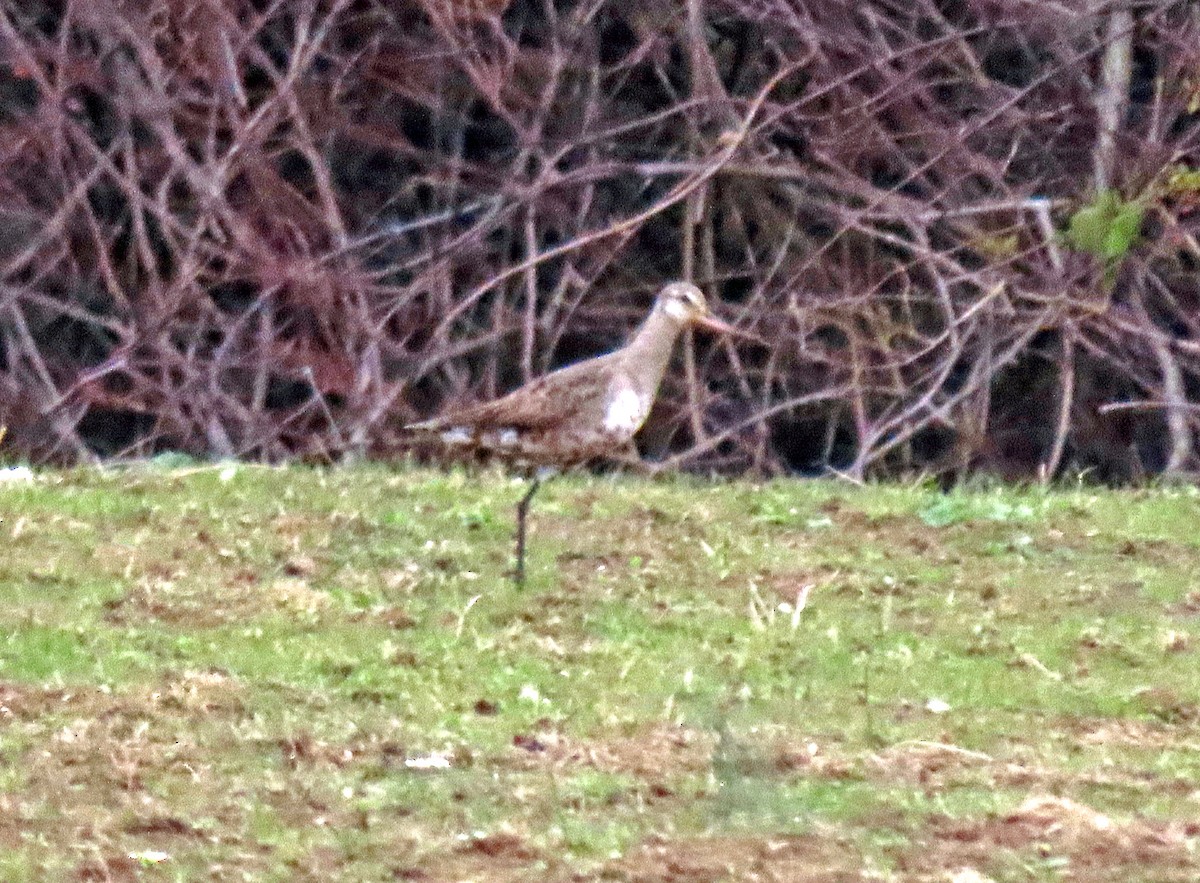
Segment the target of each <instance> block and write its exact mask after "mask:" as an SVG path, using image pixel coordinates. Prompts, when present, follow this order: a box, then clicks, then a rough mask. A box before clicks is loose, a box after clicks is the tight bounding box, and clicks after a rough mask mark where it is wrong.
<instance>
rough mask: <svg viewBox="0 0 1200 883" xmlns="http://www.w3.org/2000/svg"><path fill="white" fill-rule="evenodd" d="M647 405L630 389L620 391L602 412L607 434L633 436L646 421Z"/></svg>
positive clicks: (647, 403)
mask: <svg viewBox="0 0 1200 883" xmlns="http://www.w3.org/2000/svg"><path fill="white" fill-rule="evenodd" d="M649 404H650V403H649V402H647V401H645V400H643V399H642V397H641V396H640V395H638V394H637V393H636V392H634V391H633V390H632V389H623V390H621V391H620V392H618V393H617V394H616V395H615V396H614V397H613V400H612V401H611V402H609V403H608V409H607V410H606V411H605V412H604V428H605V429H607V430H608V431H609V432H620V433H628V434H629V435H633V434H634V433H635V432H637V430H638V427H639V426H641V425H642V421H643V420H645V419H646V412H647V411H649V407H648V405H649Z"/></svg>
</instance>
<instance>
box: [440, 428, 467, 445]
mask: <svg viewBox="0 0 1200 883" xmlns="http://www.w3.org/2000/svg"><path fill="white" fill-rule="evenodd" d="M442 441H444V442H445V443H446V444H448V445H467V444H470V443H471V433H470V431H469V430H468V429H467V428H466V427H465V426H455V427H454V428H453V429H447V430H446V431H445V432H443V433H442Z"/></svg>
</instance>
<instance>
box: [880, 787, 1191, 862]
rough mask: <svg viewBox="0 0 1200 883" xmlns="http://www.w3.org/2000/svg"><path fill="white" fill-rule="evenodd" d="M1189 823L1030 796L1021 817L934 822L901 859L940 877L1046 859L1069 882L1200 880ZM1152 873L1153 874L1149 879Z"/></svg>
mask: <svg viewBox="0 0 1200 883" xmlns="http://www.w3.org/2000/svg"><path fill="white" fill-rule="evenodd" d="M1197 833H1200V826H1198V825H1197V824H1196V823H1186V822H1178V821H1177V822H1170V823H1163V822H1151V821H1148V820H1144V819H1138V818H1131V819H1117V818H1113V817H1110V816H1108V815H1105V814H1103V813H1100V812H1098V811H1096V810H1094V809H1092V808H1091V807H1089V806H1087V805H1085V804H1083V803H1080V802H1077V801H1074V800H1070V799H1068V798H1063V797H1055V796H1052V795H1047V794H1040V795H1034V796H1031V797H1030V798H1029V799H1027V800H1026V801H1025V802H1024V803H1022V804H1021V805H1020V806H1019V807H1018V808H1017V809H1016V810H1015V811H1014V812H1012V813H1009V814H1007V815H1004V816H995V817H989V818H987V819H984V820H972V821H962V820H957V819H946V818H943V819H934V820H932V821H931V823H930V826H929V830H928V835H927V836H928V839H927V840H925V841H924V842H922V844H921V846H920V848H918V849H913V850H909V851H905V852H903V853H902V854H900V855H898V856H897V858H898V864H899V868H900V869H901V870H903V871H908V872H918V873H934V872H937V871H939V870H941V869H945V868H950V867H955V866H959V865H967V866H974V867H978V868H982V869H984V870H987V869H988V868H996V867H1000V866H1002V865H1003V864H1004V862H1005V857H1006V856H1011V857H1021V856H1024V857H1026V858H1027V859H1030V860H1035V861H1036V860H1043V861H1047V862H1048V863H1049V864H1050V865H1053V866H1054V867H1057V868H1058V869H1059V872H1060V874H1061V876H1062V878H1063V879H1071V880H1087V881H1097V883H1101V881H1113V883H1116V881H1128V880H1134V879H1149V878H1150V876H1152V878H1153V879H1155V880H1164V881H1165V880H1179V881H1183V880H1189V881H1190V880H1195V879H1196V874H1197V873H1200V862H1198V861H1197V858H1196V856H1195V854H1194V852H1193V851H1192V850H1191V849H1190V848H1189V846H1188V841H1189V838H1194V837H1195V836H1196V834H1197ZM1148 875H1149V876H1148Z"/></svg>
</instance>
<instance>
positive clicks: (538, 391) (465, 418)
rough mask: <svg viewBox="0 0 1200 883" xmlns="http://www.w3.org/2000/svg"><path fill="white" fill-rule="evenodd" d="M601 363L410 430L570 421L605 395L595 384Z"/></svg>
mask: <svg viewBox="0 0 1200 883" xmlns="http://www.w3.org/2000/svg"><path fill="white" fill-rule="evenodd" d="M600 358H601V359H602V358H604V357H603V356H602V357H600ZM599 361H600V359H590V360H588V361H586V362H581V363H578V364H575V365H568V366H567V367H566V368H560V369H559V370H557V371H553V372H551V373H549V374H546V375H545V376H543V377H539V378H538V379H537V380H533V381H531V382H530V383H528V384H526V385H525V386H522V387H520V388H519V389H516V390H513V391H512V392H510V393H509V394H508V395H505V396H501V397H500V398H498V399H494V400H493V401H490V402H483V403H482V404H478V405H472V406H470V407H467V408H462V409H459V410H457V411H452V412H450V413H448V414H443V415H441V416H439V417H435V418H434V419H432V420H426V421H424V422H422V423H413V424H410V425H409V427H408V428H409V429H415V430H425V431H431V432H441V431H443V430H447V429H453V428H457V427H470V428H475V429H479V430H489V429H518V430H520V429H526V430H536V429H545V428H547V427H549V426H553V425H554V424H556V423H563V422H568V421H570V420H571V419H572V418H573V417H574V416H575V415H576V414H578V413H579V412H580V411H582V410H584V409H586V408H587V407H588V405H589V404H590V403H591V402H592V400H593V399H595V398H598V397H602V396H603V395H604V393H605V389H604V387H603V385H602V384H596V383H594V382H592V381H593V380H594V378H595V374H596V372H597V371H598V370H602V365H598V364H596V363H597V362H599Z"/></svg>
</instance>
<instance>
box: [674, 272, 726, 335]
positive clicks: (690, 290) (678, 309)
mask: <svg viewBox="0 0 1200 883" xmlns="http://www.w3.org/2000/svg"><path fill="white" fill-rule="evenodd" d="M657 308H658V309H660V310H662V311H663V312H664V313H665V314H666V315H667V316H668V317H670V318H671V319H673V320H674V321H675V322H677V323H679V325H681V326H683V325H695V326H698V327H700V328H707V329H708V330H709V331H716V332H719V333H723V334H728V333H732V332H733V331H734V328H733V326H731V325H727V324H725V323H724V322H722V321H721V320H720V319H718V318H717V317H716V316H714V315H713V314H712V313H711V312H709V309H708V304H707V303H706V302H705V300H704V293H703V292H701V291H700V289H699V288H697V287H696V286H695V285H693V284H692V283H690V282H671V283H670V284H668V285H667V286H665V287H664V288H663V290H662V291H660V292H659V294H658V303H657Z"/></svg>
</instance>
